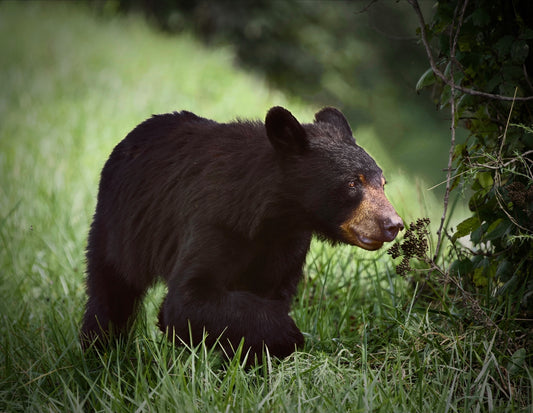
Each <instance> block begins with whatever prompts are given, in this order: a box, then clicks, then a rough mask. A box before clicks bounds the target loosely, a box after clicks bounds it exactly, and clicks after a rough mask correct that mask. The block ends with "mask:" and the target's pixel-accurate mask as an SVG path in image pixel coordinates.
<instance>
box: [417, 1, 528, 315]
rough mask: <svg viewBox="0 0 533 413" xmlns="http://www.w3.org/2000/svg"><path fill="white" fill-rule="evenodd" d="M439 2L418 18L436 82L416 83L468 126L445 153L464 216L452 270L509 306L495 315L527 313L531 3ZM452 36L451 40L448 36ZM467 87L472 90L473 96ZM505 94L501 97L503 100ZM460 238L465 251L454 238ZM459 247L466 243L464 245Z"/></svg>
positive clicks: (429, 75) (429, 78)
mask: <svg viewBox="0 0 533 413" xmlns="http://www.w3.org/2000/svg"><path fill="white" fill-rule="evenodd" d="M463 5H464V1H461V0H455V1H449V2H438V3H437V5H436V9H435V14H434V16H433V18H432V20H431V22H430V23H429V24H428V25H427V27H426V30H427V32H428V40H429V41H430V42H431V44H432V45H433V49H434V50H436V51H437V53H433V55H435V56H436V55H437V54H438V56H439V59H438V61H437V62H436V64H437V67H438V68H439V70H440V71H441V72H442V73H443V74H444V75H445V76H446V77H447V81H448V84H445V83H444V82H442V81H441V79H438V78H437V76H435V75H433V74H432V71H426V72H425V73H424V74H423V75H422V77H421V78H420V80H419V82H418V85H419V87H426V86H429V85H433V86H434V96H435V99H436V103H438V104H439V105H440V106H441V108H450V98H451V88H450V82H451V79H452V77H453V82H454V83H455V84H456V85H458V86H459V87H462V88H465V89H473V90H474V91H475V92H485V93H488V94H492V95H493V96H486V95H485V96H483V95H478V94H472V93H470V92H469V91H468V90H464V89H463V90H459V89H458V90H455V110H454V113H452V115H453V116H455V119H456V120H457V121H459V122H460V123H461V124H462V126H464V127H465V128H466V129H467V130H468V131H469V136H468V139H467V140H466V142H464V143H461V144H458V145H456V146H455V148H454V153H453V167H454V169H453V174H452V178H453V181H452V189H454V190H455V191H458V190H459V189H461V190H463V191H464V190H465V189H466V190H467V192H466V193H467V194H468V196H469V203H468V205H469V208H470V211H471V213H472V215H471V216H470V217H469V218H467V219H465V220H464V221H463V222H461V223H460V224H459V225H458V226H457V229H456V231H455V233H454V234H453V235H452V236H451V240H452V242H454V245H455V247H456V250H455V251H456V252H457V259H456V261H455V262H454V263H453V265H452V266H451V271H452V273H453V274H454V275H455V276H457V277H460V279H461V280H462V282H463V283H464V285H466V286H468V285H470V286H471V287H472V288H473V290H474V291H476V290H478V291H480V292H481V291H484V292H485V296H486V297H489V298H490V299H489V303H490V302H491V300H493V299H494V300H495V301H492V304H491V305H492V306H493V307H494V305H495V303H498V302H500V303H501V302H502V299H503V298H504V297H505V298H504V299H505V300H507V302H509V303H512V304H510V305H508V306H503V307H501V308H500V309H499V310H497V313H499V316H500V317H509V316H510V317H514V316H517V315H519V314H520V312H522V314H521V316H522V317H523V316H524V315H525V316H526V318H531V317H532V316H533V151H532V150H533V134H532V133H531V126H532V125H533V111H532V104H533V101H532V100H529V101H519V100H516V101H514V102H513V101H512V98H513V96H516V97H517V98H520V97H524V96H531V95H533V86H532V79H531V77H530V76H531V74H532V72H533V23H532V20H531V16H532V15H533V3H532V2H528V1H519V0H514V1H509V0H497V1H494V0H473V1H470V2H468V5H467V7H466V9H465V11H464V16H462V11H461V10H462V7H463ZM455 39H456V40H457V43H456V45H457V46H456V47H454V41H455ZM475 92H474V93H475ZM505 98H507V99H505ZM463 237H469V238H468V241H469V243H470V246H471V247H470V248H466V247H460V245H459V244H457V242H456V241H457V240H459V239H461V238H463ZM467 245H468V242H467Z"/></svg>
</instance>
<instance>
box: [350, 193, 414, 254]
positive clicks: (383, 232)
mask: <svg viewBox="0 0 533 413" xmlns="http://www.w3.org/2000/svg"><path fill="white" fill-rule="evenodd" d="M364 191H365V192H364V196H363V200H362V201H361V203H360V204H359V206H358V207H357V209H356V210H354V211H353V213H352V214H351V215H350V216H349V217H348V219H347V220H346V221H345V222H343V223H342V225H341V230H342V234H343V236H344V239H345V241H346V242H347V243H348V244H352V245H357V246H358V247H361V248H364V249H365V250H371V251H373V250H377V249H379V248H381V246H382V245H383V243H384V242H390V241H392V240H393V239H394V238H396V235H398V232H399V231H401V230H402V229H403V228H404V226H403V221H402V219H401V218H400V216H399V215H398V214H397V213H396V211H395V210H394V207H393V206H392V205H391V203H390V202H389V200H388V199H387V197H386V196H385V192H384V191H383V187H375V186H371V185H369V184H364Z"/></svg>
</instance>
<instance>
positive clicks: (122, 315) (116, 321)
mask: <svg viewBox="0 0 533 413" xmlns="http://www.w3.org/2000/svg"><path fill="white" fill-rule="evenodd" d="M87 293H88V296H89V298H88V300H87V304H86V308H85V315H84V317H83V326H82V328H81V335H80V338H81V342H82V346H83V347H84V348H86V347H88V346H89V345H90V344H91V343H92V342H94V341H95V339H99V341H100V343H102V342H105V341H107V340H108V339H109V336H112V335H116V334H123V333H125V332H126V331H127V329H128V327H129V326H130V324H131V322H132V319H133V315H134V314H135V312H136V309H137V306H138V304H139V302H140V300H141V299H142V297H143V295H144V290H139V289H138V288H135V287H134V286H132V285H131V284H130V283H128V282H127V281H126V279H125V277H124V276H122V275H121V274H120V273H119V272H118V271H117V270H116V269H115V267H114V266H113V265H112V264H109V263H105V262H98V263H94V258H93V260H91V259H89V266H88V275H87Z"/></svg>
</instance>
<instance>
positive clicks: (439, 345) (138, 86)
mask: <svg viewBox="0 0 533 413" xmlns="http://www.w3.org/2000/svg"><path fill="white" fill-rule="evenodd" d="M0 56H1V58H0V59H1V63H0V412H15V411H31V412H33V411H65V412H75V411H109V412H137V411H138V412H142V411H153V412H163V411H179V412H188V411H206V412H207V411H208V412H212V411H213V412H214V411H223V412H228V411H245V412H248V411H272V412H278V411H288V412H292V411H304V412H307V411H318V412H320V411H328V412H331V411H349V412H358V411H383V412H391V411H395V412H407V411H409V412H411V411H413V412H428V411H433V412H448V411H450V412H454V411H461V412H469V411H498V412H500V411H509V412H512V411H531V409H532V408H533V399H532V397H533V395H532V392H531V387H532V383H533V371H532V369H531V367H529V366H527V365H526V364H525V361H524V357H518V356H516V354H517V353H516V352H515V353H512V352H510V351H508V350H506V349H505V348H504V347H502V344H501V343H500V340H496V336H495V334H494V332H492V331H490V329H487V328H486V327H484V326H476V325H474V324H471V325H466V324H465V323H464V322H463V319H462V318H461V317H459V316H458V313H457V311H458V310H457V309H456V308H455V307H454V306H453V305H452V304H450V305H449V306H448V307H445V306H440V307H439V309H436V308H433V307H432V306H430V305H425V304H423V303H420V302H418V301H417V302H416V303H415V300H414V297H415V295H416V293H417V286H416V285H410V284H409V283H407V282H406V280H404V279H402V278H399V277H397V276H396V275H394V271H393V263H392V262H391V260H390V258H389V256H388V255H386V254H385V252H384V251H381V252H378V253H372V254H371V253H366V252H363V251H361V250H358V249H354V248H349V247H337V248H332V247H330V246H328V245H325V244H321V243H319V242H315V243H314V244H313V247H312V251H311V253H310V256H309V259H308V263H307V268H306V274H307V276H306V279H305V281H304V282H303V283H302V285H301V288H300V292H299V294H298V297H297V299H296V301H295V304H294V310H293V316H294V318H295V320H296V323H297V324H298V326H299V327H300V328H301V330H302V331H303V332H304V333H305V336H306V345H305V348H304V349H303V351H301V352H298V353H295V354H294V355H292V356H291V357H289V358H288V359H286V360H282V361H279V360H271V359H267V360H265V363H264V364H263V365H262V366H260V367H257V368H255V369H251V370H246V369H243V368H242V367H241V366H240V365H239V363H238V362H237V360H234V361H233V362H231V363H229V364H226V363H223V362H222V361H221V359H220V357H219V356H218V355H217V354H215V353H212V352H211V351H210V350H209V349H206V348H204V347H202V346H200V347H199V348H187V347H184V346H178V345H174V344H173V343H169V342H167V341H166V340H165V339H164V338H163V337H162V336H161V335H160V334H159V332H158V330H157V329H156V327H155V316H156V312H157V308H158V305H159V303H160V301H161V298H162V296H163V294H164V289H163V287H162V286H159V287H157V288H155V289H154V290H153V291H152V292H151V293H150V294H149V296H148V297H147V298H146V303H145V304H146V305H145V309H144V311H143V313H142V314H141V315H140V317H139V320H138V323H137V324H138V325H137V328H136V329H135V332H134V333H133V334H132V336H131V337H130V339H129V340H128V341H127V342H120V343H116V344H114V345H112V346H110V347H109V348H108V349H106V350H105V351H103V352H101V353H100V354H96V353H88V354H84V353H83V352H82V351H81V348H80V346H79V343H78V340H77V334H78V330H79V323H80V319H81V315H82V309H83V305H84V302H85V298H86V297H85V291H84V284H83V277H84V248H85V243H86V236H87V230H88V227H89V223H90V219H91V215H92V213H93V210H94V205H95V196H96V189H97V183H98V175H99V172H100V169H101V167H102V166H103V163H104V162H105V159H106V158H107V156H108V155H109V153H110V151H111V149H112V148H113V146H114V145H115V144H116V143H117V142H118V141H119V140H120V139H121V138H122V137H123V136H125V134H126V133H127V132H128V131H129V130H131V129H132V128H133V126H135V125H136V124H137V123H139V122H140V121H142V120H143V119H145V118H147V117H149V116H150V115H151V114H152V113H161V112H168V111H172V110H180V109H187V110H191V111H193V112H196V113H198V114H200V115H202V116H205V117H210V118H214V119H217V120H220V121H227V120H231V119H233V118H235V117H237V116H238V117H242V118H247V117H252V118H263V117H264V114H265V113H266V110H267V109H268V108H269V107H270V106H273V105H284V106H286V107H288V108H290V109H291V111H293V113H295V115H296V116H297V117H298V118H300V119H301V120H302V121H311V119H312V115H313V113H314V111H315V110H316V109H318V108H316V107H310V106H309V105H307V104H306V103H305V102H300V101H296V100H294V99H291V98H288V97H286V96H284V95H283V94H282V93H280V92H278V91H275V90H272V89H270V88H269V87H268V86H267V85H266V84H265V83H264V82H263V81H262V80H261V79H258V78H256V77H253V76H250V75H249V74H246V73H244V72H242V71H240V70H239V69H238V68H236V67H235V65H234V63H233V55H232V51H231V50H230V49H229V48H228V49H217V50H211V49H205V48H204V47H203V46H202V45H201V44H199V43H198V42H196V41H195V40H194V39H193V38H191V37H190V36H187V35H182V36H179V37H166V36H164V35H161V34H156V33H154V32H153V31H152V30H150V29H149V28H148V27H147V26H146V25H145V24H144V23H143V21H142V20H141V19H139V18H136V17H129V18H106V19H103V18H96V17H95V16H94V15H92V14H91V13H90V12H89V11H88V10H84V9H83V8H80V7H75V6H73V5H70V4H62V3H29V4H28V3H13V2H1V3H0ZM354 126H355V125H354ZM356 137H357V139H358V141H359V142H360V143H361V144H362V146H364V147H365V148H367V149H368V150H369V151H370V152H371V153H372V154H373V155H374V156H375V157H376V159H378V162H379V163H380V164H381V165H382V166H383V167H384V169H385V171H386V172H387V178H388V181H389V182H390V184H389V185H388V187H387V188H388V194H389V196H390V198H391V199H392V201H393V203H394V204H395V205H396V206H397V208H398V210H399V211H400V213H401V214H402V216H403V217H404V218H405V219H406V220H407V221H410V220H412V219H413V218H415V217H417V216H425V215H430V216H433V217H434V216H438V215H439V214H440V211H439V210H438V204H437V203H436V202H435V200H432V199H431V198H430V197H428V196H427V195H425V194H426V192H425V191H424V190H421V189H420V188H423V187H424V186H423V184H421V183H418V182H416V181H415V180H413V179H412V178H409V177H408V176H406V175H404V174H402V173H400V172H399V171H398V170H397V168H396V166H395V165H394V162H393V161H392V160H391V159H390V157H389V156H387V153H386V151H384V150H383V148H384V147H386V143H381V144H380V141H379V139H378V138H377V137H376V136H374V135H373V132H372V128H371V127H370V126H369V125H361V126H360V127H358V128H356ZM442 308H445V310H442ZM512 354H514V355H515V356H514V357H511V355H512ZM520 355H522V353H519V356H520Z"/></svg>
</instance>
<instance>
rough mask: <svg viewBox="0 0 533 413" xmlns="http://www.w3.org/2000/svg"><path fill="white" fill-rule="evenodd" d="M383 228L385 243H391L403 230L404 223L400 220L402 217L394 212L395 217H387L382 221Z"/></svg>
mask: <svg viewBox="0 0 533 413" xmlns="http://www.w3.org/2000/svg"><path fill="white" fill-rule="evenodd" d="M382 228H383V237H384V239H385V242H390V241H392V240H393V239H394V238H396V235H398V232H400V231H401V230H403V228H404V226H403V221H402V219H401V218H400V216H399V215H398V214H397V213H396V212H394V215H393V216H391V217H386V218H385V219H384V220H383V221H382Z"/></svg>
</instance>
